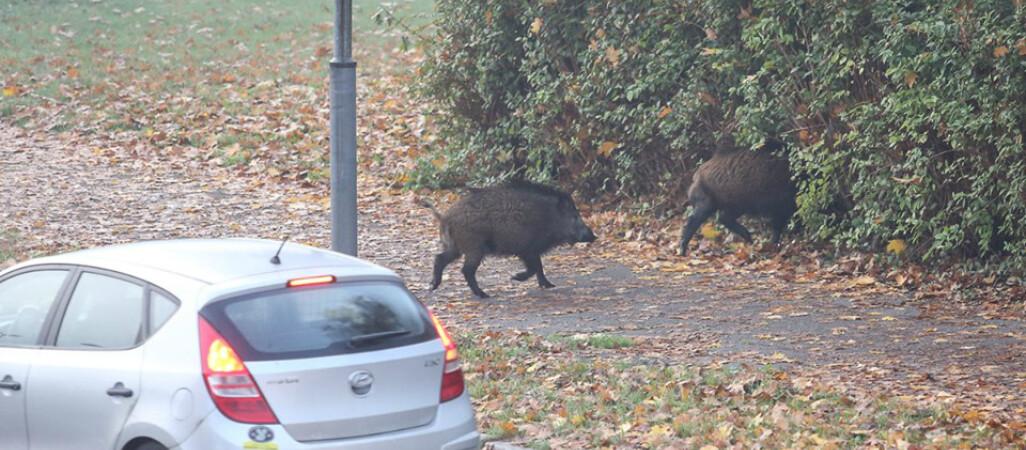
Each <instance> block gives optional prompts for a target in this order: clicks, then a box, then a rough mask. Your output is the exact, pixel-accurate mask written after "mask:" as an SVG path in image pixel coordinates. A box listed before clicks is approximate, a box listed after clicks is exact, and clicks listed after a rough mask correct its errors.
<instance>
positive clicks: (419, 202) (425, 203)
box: [417, 198, 442, 222]
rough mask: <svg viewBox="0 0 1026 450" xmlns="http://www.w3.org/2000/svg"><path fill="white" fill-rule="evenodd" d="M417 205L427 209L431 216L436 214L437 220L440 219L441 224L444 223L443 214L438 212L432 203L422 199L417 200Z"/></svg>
mask: <svg viewBox="0 0 1026 450" xmlns="http://www.w3.org/2000/svg"><path fill="white" fill-rule="evenodd" d="M417 205H420V206H422V207H424V208H427V209H428V210H429V211H431V214H434V216H435V219H438V221H439V222H441V221H442V213H440V212H438V210H437V209H435V205H432V204H431V202H429V201H427V200H424V199H422V198H420V199H417Z"/></svg>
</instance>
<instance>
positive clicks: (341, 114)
mask: <svg viewBox="0 0 1026 450" xmlns="http://www.w3.org/2000/svg"><path fill="white" fill-rule="evenodd" d="M352 32H353V0H335V52H334V54H333V56H332V58H331V90H330V101H331V111H330V118H331V119H330V120H331V249H332V250H334V251H336V252H342V253H345V254H348V255H352V256H356V61H355V60H353V36H352Z"/></svg>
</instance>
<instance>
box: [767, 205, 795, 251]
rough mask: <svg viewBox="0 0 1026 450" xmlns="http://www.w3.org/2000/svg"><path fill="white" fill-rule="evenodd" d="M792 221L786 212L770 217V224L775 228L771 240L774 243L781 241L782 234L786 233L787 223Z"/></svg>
mask: <svg viewBox="0 0 1026 450" xmlns="http://www.w3.org/2000/svg"><path fill="white" fill-rule="evenodd" d="M790 221H791V218H790V217H788V216H787V215H785V214H779V213H778V214H775V215H774V216H773V218H771V219H770V226H771V227H772V228H773V239H771V240H770V242H772V243H774V244H779V243H780V235H781V234H783V233H784V229H785V228H787V223H788V222H790Z"/></svg>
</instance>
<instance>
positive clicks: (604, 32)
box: [595, 28, 606, 37]
mask: <svg viewBox="0 0 1026 450" xmlns="http://www.w3.org/2000/svg"><path fill="white" fill-rule="evenodd" d="M605 35H606V30H603V29H601V28H599V30H598V31H596V32H595V36H598V37H604V36H605Z"/></svg>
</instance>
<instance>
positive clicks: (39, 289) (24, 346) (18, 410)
mask: <svg viewBox="0 0 1026 450" xmlns="http://www.w3.org/2000/svg"><path fill="white" fill-rule="evenodd" d="M69 272H70V271H69V270H68V269H62V268H40V269H32V270H27V271H22V272H18V273H14V274H11V275H8V276H5V277H4V278H3V279H2V280H0V449H5V450H25V449H27V448H28V426H27V423H26V420H25V414H26V406H25V397H26V392H28V390H29V387H30V385H29V383H28V374H29V370H30V368H31V366H32V363H33V362H34V361H35V360H36V358H37V357H38V355H39V352H40V350H39V345H40V343H41V342H42V339H43V337H42V335H43V333H42V331H43V329H44V328H45V325H46V318H47V317H49V316H50V315H51V312H52V311H53V310H54V308H53V306H54V304H55V303H56V299H57V298H58V296H59V292H60V291H61V289H62V287H63V286H64V283H65V280H66V279H67V276H68V273H69Z"/></svg>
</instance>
